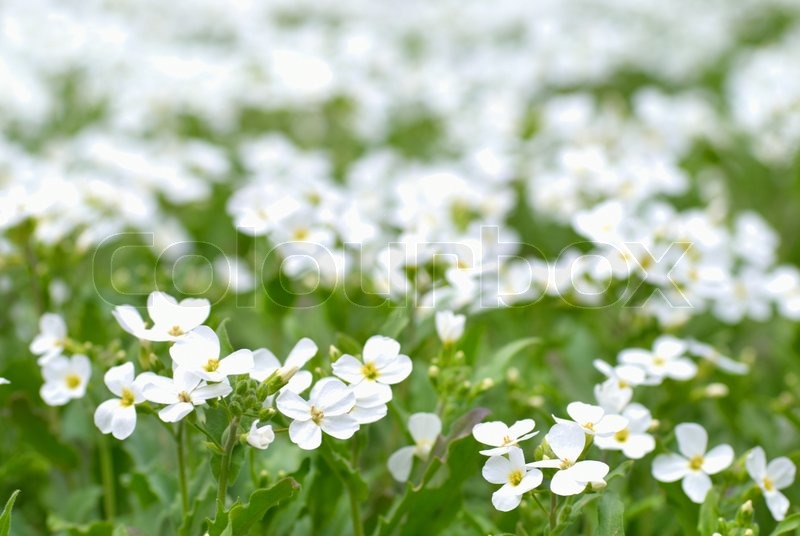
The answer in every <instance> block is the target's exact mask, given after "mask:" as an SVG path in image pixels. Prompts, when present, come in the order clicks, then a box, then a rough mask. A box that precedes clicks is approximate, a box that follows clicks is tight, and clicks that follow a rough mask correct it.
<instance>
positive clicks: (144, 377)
mask: <svg viewBox="0 0 800 536" xmlns="http://www.w3.org/2000/svg"><path fill="white" fill-rule="evenodd" d="M151 376H153V374H152V373H147V372H146V373H143V374H140V375H139V377H138V378H136V379H135V380H134V370H133V363H125V364H123V365H119V366H117V367H112V368H110V369H108V372H106V374H105V376H103V381H105V383H106V387H108V390H109V391H111V392H112V393H114V394H115V395H117V396H118V397H119V398H112V399H111V400H106V401H105V402H103V403H102V404H100V405H99V406H97V409H96V410H95V412H94V424H95V426H97V428H99V429H100V431H101V432H103V433H104V434H109V433H110V434H112V435H113V436H114V437H116V438H117V439H125V438H126V437H128V436H130V435H131V434H132V433H133V430H134V429H135V428H136V407H135V405H136V404H141V403H142V402H144V396H143V395H142V388H143V387H144V385H145V384H146V383H147V381H148V380H149V377H151Z"/></svg>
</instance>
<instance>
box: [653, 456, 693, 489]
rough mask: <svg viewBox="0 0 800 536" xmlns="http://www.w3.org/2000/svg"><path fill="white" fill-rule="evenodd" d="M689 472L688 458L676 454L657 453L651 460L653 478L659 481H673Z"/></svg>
mask: <svg viewBox="0 0 800 536" xmlns="http://www.w3.org/2000/svg"><path fill="white" fill-rule="evenodd" d="M687 474H689V460H687V459H686V458H684V457H683V456H680V455H678V454H673V453H669V454H659V455H658V456H656V458H655V460H653V478H655V479H656V480H658V481H659V482H675V481H677V480H680V479H681V478H683V477H685V476H686V475H687Z"/></svg>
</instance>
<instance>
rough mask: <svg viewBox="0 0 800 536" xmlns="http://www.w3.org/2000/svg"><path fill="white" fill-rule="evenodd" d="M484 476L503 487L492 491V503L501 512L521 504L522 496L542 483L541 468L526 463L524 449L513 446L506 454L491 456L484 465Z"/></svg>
mask: <svg viewBox="0 0 800 536" xmlns="http://www.w3.org/2000/svg"><path fill="white" fill-rule="evenodd" d="M482 474H483V478H485V479H486V480H487V481H488V482H490V483H492V484H502V485H503V487H502V488H500V489H499V490H497V491H495V492H494V493H492V504H493V505H494V507H495V508H496V509H498V510H499V511H501V512H509V511H511V510H513V509H514V508H516V507H517V506H519V503H520V502H522V496H523V495H524V494H525V493H527V492H529V491H530V490H532V489H534V488H536V487H537V486H539V484H541V483H542V479H543V475H542V472H541V471H540V470H539V469H532V468H528V467H526V465H525V455H524V454H523V453H522V449H520V448H517V447H512V448H511V450H509V451H508V458H506V457H505V456H491V457H490V458H489V459H488V460H486V463H485V464H484V465H483V471H482Z"/></svg>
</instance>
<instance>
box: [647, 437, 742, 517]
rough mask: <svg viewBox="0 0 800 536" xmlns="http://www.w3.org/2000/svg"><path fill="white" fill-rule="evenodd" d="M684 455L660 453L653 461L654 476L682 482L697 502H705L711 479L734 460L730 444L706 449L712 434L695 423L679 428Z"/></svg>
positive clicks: (680, 447)
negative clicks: (711, 476) (710, 476)
mask: <svg viewBox="0 0 800 536" xmlns="http://www.w3.org/2000/svg"><path fill="white" fill-rule="evenodd" d="M675 437H676V438H677V439H678V450H679V451H680V454H674V453H670V454H659V455H658V456H656V459H655V460H653V477H654V478H655V479H656V480H658V481H660V482H676V481H678V480H681V479H682V480H683V482H682V483H681V485H682V487H683V491H684V492H685V493H686V495H688V496H689V499H691V500H692V501H693V502H696V503H698V504H700V503H702V502H703V501H704V500H705V498H706V494H707V493H708V490H710V489H711V478H709V475H714V474H717V473H719V472H720V471H723V470H725V469H726V468H727V467H728V466H730V464H731V463H733V449H732V448H731V447H730V445H719V446H716V447H714V448H713V449H711V450H710V451H708V452H706V447H707V446H708V434H707V433H706V431H705V428H703V427H702V426H700V425H699V424H695V423H682V424H679V425H678V426H676V427H675Z"/></svg>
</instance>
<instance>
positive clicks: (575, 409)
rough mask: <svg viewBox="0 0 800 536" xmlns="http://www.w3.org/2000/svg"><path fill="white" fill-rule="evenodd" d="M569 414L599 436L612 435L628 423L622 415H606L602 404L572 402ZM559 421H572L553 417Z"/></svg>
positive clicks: (582, 427)
mask: <svg viewBox="0 0 800 536" xmlns="http://www.w3.org/2000/svg"><path fill="white" fill-rule="evenodd" d="M567 415H569V416H570V417H571V418H572V420H573V421H575V423H577V424H578V426H580V427H581V429H583V431H584V432H586V433H587V434H589V435H597V436H600V437H602V436H610V435H612V434H615V433H617V432H619V431H620V430H622V429H623V428H625V427H626V426H627V425H628V419H626V418H625V417H623V416H621V415H606V412H605V410H604V409H603V408H601V407H600V406H593V405H592V404H584V403H583V402H571V403H570V404H569V405H568V406H567ZM553 418H554V419H555V420H556V422H558V423H566V424H569V423H571V422H572V421H568V420H566V419H560V418H558V417H555V416H554V417H553Z"/></svg>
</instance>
